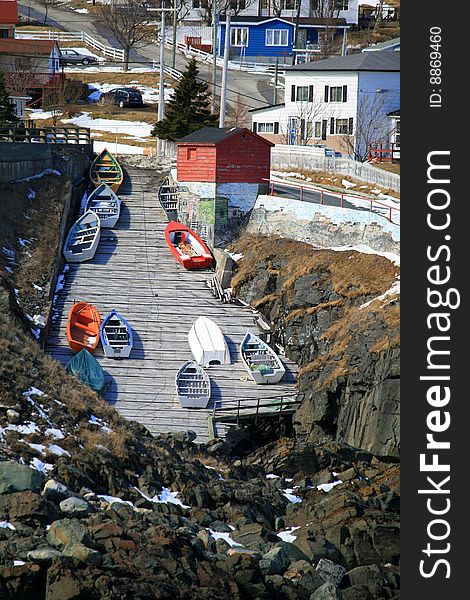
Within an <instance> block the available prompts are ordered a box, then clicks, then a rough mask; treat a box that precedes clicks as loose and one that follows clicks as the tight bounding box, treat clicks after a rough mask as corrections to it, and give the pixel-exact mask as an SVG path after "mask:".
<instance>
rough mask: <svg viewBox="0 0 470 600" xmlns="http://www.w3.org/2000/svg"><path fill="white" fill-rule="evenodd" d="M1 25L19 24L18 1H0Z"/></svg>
mask: <svg viewBox="0 0 470 600" xmlns="http://www.w3.org/2000/svg"><path fill="white" fill-rule="evenodd" d="M0 23H1V24H2V25H16V24H17V23H18V4H17V1H16V0H0Z"/></svg>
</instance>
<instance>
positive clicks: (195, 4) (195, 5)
mask: <svg viewBox="0 0 470 600" xmlns="http://www.w3.org/2000/svg"><path fill="white" fill-rule="evenodd" d="M193 8H201V0H193Z"/></svg>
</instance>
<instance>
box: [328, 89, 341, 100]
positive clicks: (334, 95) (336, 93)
mask: <svg viewBox="0 0 470 600" xmlns="http://www.w3.org/2000/svg"><path fill="white" fill-rule="evenodd" d="M342 101H343V87H342V86H337V87H330V102H342Z"/></svg>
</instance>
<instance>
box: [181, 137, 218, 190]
mask: <svg viewBox="0 0 470 600" xmlns="http://www.w3.org/2000/svg"><path fill="white" fill-rule="evenodd" d="M215 166H216V148H215V146H198V145H197V144H191V145H189V144H188V145H185V146H183V145H179V144H178V154H177V161H176V172H177V178H178V181H211V182H215V181H216V178H215Z"/></svg>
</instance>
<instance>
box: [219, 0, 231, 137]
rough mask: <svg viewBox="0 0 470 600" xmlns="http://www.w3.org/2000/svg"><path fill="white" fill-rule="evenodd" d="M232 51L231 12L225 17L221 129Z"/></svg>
mask: <svg viewBox="0 0 470 600" xmlns="http://www.w3.org/2000/svg"><path fill="white" fill-rule="evenodd" d="M229 50H230V10H229V9H227V14H226V15H225V45H224V67H223V71H222V92H221V95H220V116H219V127H225V111H226V110H227V75H228V54H229Z"/></svg>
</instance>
